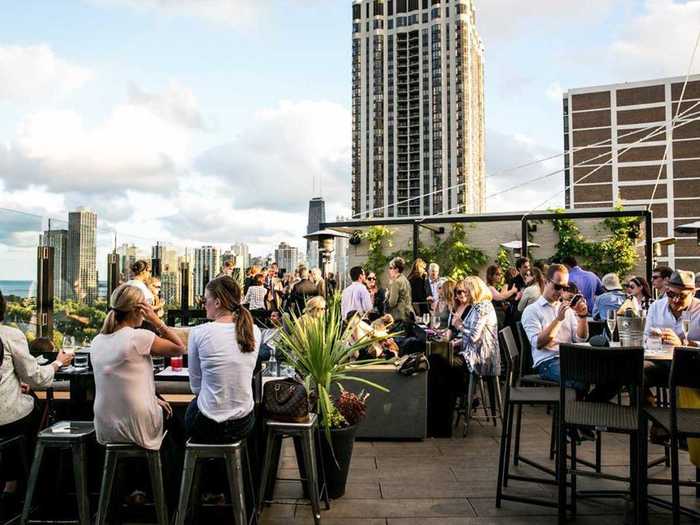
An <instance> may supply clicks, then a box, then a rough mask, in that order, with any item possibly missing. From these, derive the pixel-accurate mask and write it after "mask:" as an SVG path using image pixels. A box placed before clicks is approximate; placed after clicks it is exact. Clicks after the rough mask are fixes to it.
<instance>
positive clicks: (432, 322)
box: [430, 314, 440, 330]
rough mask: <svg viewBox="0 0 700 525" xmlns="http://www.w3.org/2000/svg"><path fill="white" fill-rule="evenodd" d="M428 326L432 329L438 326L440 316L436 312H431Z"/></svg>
mask: <svg viewBox="0 0 700 525" xmlns="http://www.w3.org/2000/svg"><path fill="white" fill-rule="evenodd" d="M430 326H431V327H432V328H433V330H437V329H438V328H440V316H439V315H437V314H433V315H432V316H431V318H430Z"/></svg>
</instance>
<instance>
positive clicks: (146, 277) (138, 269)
mask: <svg viewBox="0 0 700 525" xmlns="http://www.w3.org/2000/svg"><path fill="white" fill-rule="evenodd" d="M130 270H131V279H129V280H128V281H127V282H126V284H128V285H131V286H135V287H136V288H138V289H139V290H141V291H142V292H143V295H144V298H145V300H146V302H147V303H148V304H154V303H155V295H154V294H153V291H152V290H151V288H150V287H149V286H148V283H149V282H150V280H151V267H150V265H149V264H148V262H146V261H143V260H139V261H136V262H135V263H134V264H132V265H131V268H130Z"/></svg>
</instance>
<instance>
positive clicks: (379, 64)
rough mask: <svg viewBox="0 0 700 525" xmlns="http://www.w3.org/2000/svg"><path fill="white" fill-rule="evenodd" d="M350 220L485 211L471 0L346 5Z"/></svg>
mask: <svg viewBox="0 0 700 525" xmlns="http://www.w3.org/2000/svg"><path fill="white" fill-rule="evenodd" d="M352 18H353V20H352V22H353V24H352V211H353V218H367V217H407V216H422V215H434V214H448V213H449V214H452V213H480V212H482V211H483V209H484V173H485V162H484V49H483V44H482V41H481V38H480V37H479V33H478V31H477V28H476V16H475V12H474V5H473V0H449V1H448V0H442V1H440V0H353V4H352Z"/></svg>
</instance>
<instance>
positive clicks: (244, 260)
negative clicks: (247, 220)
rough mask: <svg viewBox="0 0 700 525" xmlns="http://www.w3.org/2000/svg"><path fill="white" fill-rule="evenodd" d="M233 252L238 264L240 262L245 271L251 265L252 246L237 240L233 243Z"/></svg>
mask: <svg viewBox="0 0 700 525" xmlns="http://www.w3.org/2000/svg"><path fill="white" fill-rule="evenodd" d="M231 253H233V255H235V256H236V265H237V266H238V265H239V263H240V268H241V269H242V270H243V271H245V270H246V269H247V268H248V267H250V248H249V247H248V245H247V244H246V243H244V242H237V243H236V244H232V245H231Z"/></svg>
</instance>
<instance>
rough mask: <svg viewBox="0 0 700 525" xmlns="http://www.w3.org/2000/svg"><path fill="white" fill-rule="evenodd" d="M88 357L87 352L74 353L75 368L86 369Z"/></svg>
mask: <svg viewBox="0 0 700 525" xmlns="http://www.w3.org/2000/svg"><path fill="white" fill-rule="evenodd" d="M88 362H89V357H88V354H87V352H78V353H77V354H75V359H74V360H73V366H74V367H75V368H76V369H77V370H87V369H88Z"/></svg>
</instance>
